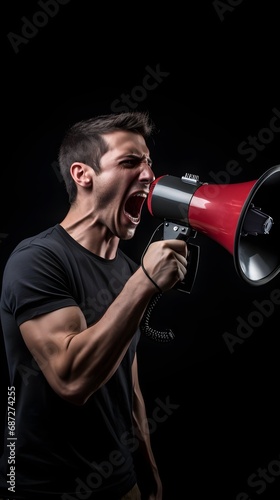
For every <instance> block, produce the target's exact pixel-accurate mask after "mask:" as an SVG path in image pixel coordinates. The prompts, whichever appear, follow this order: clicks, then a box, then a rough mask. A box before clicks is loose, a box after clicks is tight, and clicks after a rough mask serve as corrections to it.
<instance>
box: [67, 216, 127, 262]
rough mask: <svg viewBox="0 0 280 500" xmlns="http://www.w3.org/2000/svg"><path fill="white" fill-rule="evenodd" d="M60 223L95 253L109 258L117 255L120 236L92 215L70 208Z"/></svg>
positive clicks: (81, 243)
mask: <svg viewBox="0 0 280 500" xmlns="http://www.w3.org/2000/svg"><path fill="white" fill-rule="evenodd" d="M60 225H61V227H63V229H65V231H67V233H68V234H69V235H70V236H71V237H72V238H73V239H74V240H75V241H77V243H79V244H80V245H82V246H83V247H84V248H86V249H87V250H89V251H90V252H92V253H94V254H95V255H98V256H99V257H102V258H103V259H108V260H111V259H114V258H115V257H116V253H117V249H118V245H119V241H120V240H119V238H118V237H117V236H114V235H113V234H112V233H111V232H110V231H109V230H108V228H107V227H105V226H103V225H101V224H100V223H99V222H97V221H95V220H94V218H92V216H89V215H85V214H83V215H82V214H78V213H77V210H75V209H73V208H70V210H69V212H68V214H67V215H66V217H65V218H64V219H63V220H62V222H61V223H60Z"/></svg>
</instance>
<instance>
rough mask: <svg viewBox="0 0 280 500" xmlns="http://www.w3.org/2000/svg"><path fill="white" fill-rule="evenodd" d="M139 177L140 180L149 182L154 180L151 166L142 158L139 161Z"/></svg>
mask: <svg viewBox="0 0 280 500" xmlns="http://www.w3.org/2000/svg"><path fill="white" fill-rule="evenodd" d="M139 179H140V181H141V182H144V183H147V184H150V183H151V182H153V181H154V180H155V175H154V172H153V170H152V166H151V165H150V164H149V162H148V161H147V160H143V161H142V162H141V172H140V175H139Z"/></svg>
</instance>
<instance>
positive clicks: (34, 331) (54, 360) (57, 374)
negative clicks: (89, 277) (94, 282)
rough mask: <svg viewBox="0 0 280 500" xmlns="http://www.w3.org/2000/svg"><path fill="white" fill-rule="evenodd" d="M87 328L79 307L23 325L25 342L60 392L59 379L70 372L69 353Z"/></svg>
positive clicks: (22, 331)
mask: <svg viewBox="0 0 280 500" xmlns="http://www.w3.org/2000/svg"><path fill="white" fill-rule="evenodd" d="M86 328H87V325H86V320H85V317H84V315H83V313H82V311H81V310H80V309H79V307H76V306H75V307H74V306H70V307H64V308H61V309H58V310H56V311H53V312H50V313H47V314H42V315H40V316H38V317H36V318H35V319H32V320H29V321H26V322H24V323H22V324H21V326H20V331H21V334H22V337H23V340H24V342H25V344H26V346H27V347H28V349H29V351H30V352H31V354H32V356H33V357H34V359H35V361H36V362H37V364H38V366H39V368H40V369H41V371H42V372H43V373H44V375H45V377H46V378H47V380H48V382H49V383H50V385H51V386H52V387H53V388H54V389H55V390H56V384H57V380H58V379H61V378H62V379H63V377H64V376H65V375H66V371H67V349H68V346H69V343H70V342H71V340H72V339H73V337H74V336H76V335H77V334H79V333H80V332H81V331H83V330H85V329H86Z"/></svg>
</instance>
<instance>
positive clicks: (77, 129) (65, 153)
mask: <svg viewBox="0 0 280 500" xmlns="http://www.w3.org/2000/svg"><path fill="white" fill-rule="evenodd" d="M117 130H125V131H130V132H134V133H135V134H140V135H142V136H143V137H144V139H145V140H147V139H148V138H149V137H151V135H152V134H153V132H154V130H155V125H154V123H153V122H152V120H151V118H150V116H149V113H148V112H146V111H145V112H141V111H131V112H125V113H119V114H107V115H99V116H96V117H92V118H89V119H86V120H82V121H79V122H77V123H75V124H74V125H72V126H71V127H70V128H69V129H68V130H67V132H66V134H65V136H64V138H63V141H62V143H61V146H60V149H59V154H58V161H59V168H60V172H61V175H62V177H63V180H64V183H65V187H66V191H67V193H68V198H69V202H70V204H72V203H73V202H74V201H75V199H76V196H77V186H76V184H75V182H74V180H73V178H72V176H71V174H70V167H71V165H72V164H73V163H74V162H75V161H78V162H82V163H86V164H87V165H89V166H90V167H92V168H93V169H94V170H95V171H96V172H99V171H100V158H101V157H102V156H103V155H104V154H105V153H106V152H107V151H108V145H107V144H106V142H105V141H104V139H103V137H102V135H103V134H108V133H111V132H115V131H117Z"/></svg>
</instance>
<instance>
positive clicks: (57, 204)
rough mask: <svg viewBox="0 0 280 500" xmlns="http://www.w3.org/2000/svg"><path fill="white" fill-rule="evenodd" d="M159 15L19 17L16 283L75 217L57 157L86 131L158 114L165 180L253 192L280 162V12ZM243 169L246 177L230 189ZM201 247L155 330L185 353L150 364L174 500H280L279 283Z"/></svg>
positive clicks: (9, 85)
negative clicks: (73, 128) (168, 332)
mask: <svg viewBox="0 0 280 500" xmlns="http://www.w3.org/2000/svg"><path fill="white" fill-rule="evenodd" d="M190 4H191V5H190ZM152 7H153V6H152V5H151V4H148V5H146V4H136V5H135V4H120V3H117V4H116V3H115V4H114V5H113V6H111V5H109V4H106V5H105V4H104V5H99V4H96V3H93V2H87V1H80V0H68V1H67V0H64V1H62V0H60V1H58V0H56V1H55V0H42V1H37V2H35V1H29V2H19V4H18V5H17V4H16V3H15V2H11V3H10V4H9V5H8V6H7V5H6V6H5V11H4V8H3V11H2V18H3V23H4V25H3V29H2V35H3V36H2V47H3V61H4V68H3V66H2V78H1V79H2V110H1V111H2V119H1V122H2V131H3V132H2V138H3V141H2V153H3V152H4V156H2V168H1V186H2V192H1V194H2V196H1V225H0V243H1V245H0V252H1V273H2V271H3V267H4V264H5V262H6V259H7V257H8V255H9V253H10V252H11V250H12V249H13V248H14V246H15V245H16V244H17V243H18V242H19V241H20V240H21V239H22V238H23V237H26V236H29V235H32V234H34V233H35V232H37V231H40V230H43V229H44V228H46V227H48V226H49V225H51V224H54V223H56V222H58V221H60V220H61V219H62V217H63V215H64V214H65V213H66V210H67V208H68V205H67V198H66V194H65V192H64V187H63V184H62V182H61V179H60V177H59V173H58V169H57V151H58V146H59V144H60V141H61V139H62V135H63V133H64V131H65V128H66V127H67V126H68V125H69V124H70V123H73V122H74V121H75V120H78V119H82V118H87V117H90V116H91V115H96V114H100V113H102V114H103V113H108V112H116V111H121V110H122V109H125V110H129V109H138V110H148V111H149V112H150V113H151V116H152V118H153V119H154V121H155V122H156V124H157V126H158V128H159V134H157V136H156V139H155V142H154V144H153V145H152V146H151V148H152V149H151V153H152V157H153V161H154V167H155V174H156V176H158V175H161V174H163V173H170V174H172V175H176V176H182V175H184V173H185V172H190V173H193V174H196V175H199V176H200V179H201V180H202V181H205V182H214V180H213V179H214V176H216V177H215V179H217V176H219V178H220V179H221V182H224V181H225V180H226V183H231V182H233V181H234V182H237V183H242V182H245V181H247V180H254V179H258V178H259V177H260V176H261V175H262V174H263V173H264V172H266V171H267V170H268V169H269V168H271V167H273V166H275V165H279V164H280V146H279V144H280V143H279V138H280V133H279V132H280V99H279V49H278V45H279V27H278V26H277V18H278V12H277V9H276V3H275V2H273V1H267V2H253V0H243V1H242V0H239V1H238V0H235V1H234V0H231V1H230V0H228V1H223V2H222V1H208V2H206V1H204V2H202V1H199V2H186V3H185V4H180V5H179V4H177V3H176V4H174V5H173V4H172V5H171V4H169V5H166V6H163V5H162V4H160V5H159V6H155V7H154V8H153V11H152ZM273 124H274V127H273ZM277 128H278V131H277ZM264 129H265V130H264ZM250 136H252V137H256V141H257V142H256V143H255V145H254V146H251V148H252V149H251V150H250V152H249V151H248V150H247V148H248V147H249V145H248V143H249V141H250V139H249V138H250ZM231 161H235V162H236V163H235V164H236V165H237V166H238V167H239V173H238V175H236V176H235V177H234V179H233V177H232V176H229V177H228V179H227V177H224V176H225V173H226V170H227V168H228V165H229V162H231ZM279 194H280V193H279ZM159 222H160V221H158V220H155V219H154V218H152V217H151V215H150V214H149V213H148V211H147V209H146V208H145V209H144V211H143V220H142V225H141V227H139V228H138V230H137V234H136V236H135V238H134V240H133V241H130V242H126V243H123V247H124V249H125V250H126V251H127V252H128V253H129V255H130V256H132V257H133V258H135V259H136V260H139V259H140V257H141V254H142V252H143V251H144V249H145V247H146V245H147V243H148V241H149V239H150V237H151V235H152V233H153V231H154V229H155V228H156V227H157V225H158V224H159ZM278 227H279V226H278ZM197 244H198V245H199V246H200V253H201V255H200V263H199V269H198V273H197V277H196V280H195V284H194V287H193V290H192V293H191V294H185V293H183V292H178V291H175V290H174V291H172V292H169V293H166V294H165V295H164V296H163V297H162V298H161V299H160V301H159V302H158V304H157V307H156V308H155V309H154V312H153V316H152V322H153V325H154V327H155V328H166V327H170V328H171V329H172V330H173V332H174V333H175V339H174V340H173V341H172V342H170V343H157V342H154V341H152V340H151V339H150V338H149V337H148V336H145V335H143V337H142V339H141V343H140V350H139V357H140V377H141V382H142V389H143V393H144V395H145V399H146V402H147V411H148V416H149V424H150V430H151V438H152V442H153V446H154V450H155V455H156V458H157V461H158V464H159V467H160V471H161V474H162V478H163V483H164V488H165V495H164V500H173V499H177V498H188V499H190V500H201V499H206V498H210V497H211V498H215V499H219V500H220V499H221V500H248V499H250V500H255V499H258V498H260V499H261V500H266V499H273V500H276V498H278V496H277V489H278V492H279V489H280V488H279V486H280V440H279V416H280V412H279V406H278V403H279V351H278V347H277V346H278V344H279V342H278V337H279V310H280V305H279V298H278V304H277V299H276V297H277V290H278V291H279V290H280V280H279V275H278V276H277V277H276V278H275V279H274V280H272V281H271V282H269V283H268V284H266V285H264V286H261V287H255V286H252V285H250V284H247V283H245V281H244V280H242V279H241V278H239V276H238V275H237V273H236V271H235V267H234V261H233V257H232V255H230V254H229V253H228V252H227V251H226V250H225V249H224V248H223V247H222V246H220V245H218V244H217V243H216V242H214V241H212V240H211V239H210V238H207V237H206V236H204V235H202V234H198V236H197ZM135 298H136V299H137V296H136V297H135ZM256 301H257V302H256ZM257 303H258V304H262V305H263V306H264V304H266V309H262V310H260V308H258V307H257V305H256V304H257ZM241 322H242V324H243V330H242V331H243V333H244V332H245V334H244V338H243V339H241V340H240V336H239V337H238V332H240V324H241ZM244 325H247V326H244ZM246 332H247V333H246ZM230 335H232V337H231V338H232V339H235V340H234V344H233V346H232V349H231V350H230V348H229V345H228V344H227V342H226V341H225V339H226V338H229V337H230ZM245 337H246V338H245ZM1 356H2V358H1V364H2V366H4V367H5V358H4V355H3V352H2V354H1ZM2 382H3V387H4V389H3V391H2V396H1V400H2V401H3V402H4V403H3V404H2V403H1V408H2V410H4V409H5V404H6V386H7V381H6V377H5V375H4V376H3V377H2ZM277 487H278V488H277Z"/></svg>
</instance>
